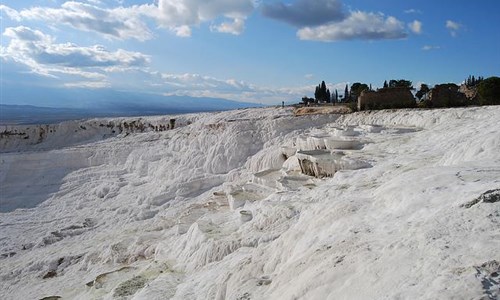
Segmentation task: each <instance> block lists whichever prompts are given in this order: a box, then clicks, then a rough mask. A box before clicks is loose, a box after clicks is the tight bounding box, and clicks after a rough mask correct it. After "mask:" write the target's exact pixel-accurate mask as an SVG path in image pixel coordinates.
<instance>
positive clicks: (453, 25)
mask: <svg viewBox="0 0 500 300" xmlns="http://www.w3.org/2000/svg"><path fill="white" fill-rule="evenodd" d="M446 28H447V29H448V30H449V31H450V34H451V35H452V36H454V37H455V36H457V33H458V31H459V30H460V29H461V28H462V24H460V23H457V22H454V21H451V20H447V21H446Z"/></svg>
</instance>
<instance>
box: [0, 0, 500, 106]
mask: <svg viewBox="0 0 500 300" xmlns="http://www.w3.org/2000/svg"><path fill="white" fill-rule="evenodd" d="M0 11H1V34H2V35H1V48H0V61H1V64H2V65H1V85H2V93H1V96H2V97H1V98H2V99H1V102H2V103H6V104H35V105H36V104H37V103H36V99H16V98H15V97H14V98H13V97H11V96H10V94H9V91H11V90H13V89H15V88H26V89H32V90H34V91H36V90H37V89H39V88H40V91H43V89H42V88H52V89H61V90H65V91H68V90H69V91H71V90H74V92H75V93H78V92H79V91H82V90H85V89H89V90H93V91H95V92H97V93H99V91H100V90H102V91H104V90H110V89H111V90H117V91H125V92H127V91H130V92H147V93H154V94H162V95H189V96H195V97H196V96H204V97H219V98H226V99H231V100H236V101H247V102H248V101H249V102H256V103H263V104H276V103H281V101H282V100H285V101H287V102H288V101H290V102H291V101H294V100H295V101H299V100H300V98H301V97H302V96H304V95H308V96H312V94H313V92H314V86H315V85H317V84H318V83H319V82H321V80H325V81H326V82H327V85H328V86H329V87H330V88H331V89H332V90H333V89H335V88H338V89H339V92H341V93H342V92H343V89H344V86H345V84H346V83H349V84H350V83H353V82H363V83H367V84H372V85H373V87H379V86H381V85H382V83H383V81H384V80H385V79H387V80H389V79H401V78H404V79H408V80H411V81H412V82H413V83H414V86H417V85H418V84H420V83H427V84H430V85H433V84H436V83H442V82H455V83H460V82H461V81H462V80H463V79H464V78H466V77H467V76H468V75H469V74H472V75H476V76H478V75H480V76H484V77H489V76H493V75H497V76H498V75H499V71H500V31H499V30H498V28H500V1H496V0H479V1H456V0H440V1H430V0H419V1H412V0H408V1H399V0H378V1H377V0H294V1H266V0H261V1H254V0H211V1H207V0H156V1H155V0H107V1H105V0H73V1H66V0H33V1H25V0H4V1H2V4H0ZM54 105H57V100H55V104H54ZM61 106H64V105H63V104H61Z"/></svg>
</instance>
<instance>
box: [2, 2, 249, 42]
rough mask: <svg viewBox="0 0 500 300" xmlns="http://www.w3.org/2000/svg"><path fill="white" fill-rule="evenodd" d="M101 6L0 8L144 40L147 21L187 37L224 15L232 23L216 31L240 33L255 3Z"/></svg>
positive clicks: (147, 36) (14, 17) (149, 36)
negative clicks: (196, 29)
mask: <svg viewBox="0 0 500 300" xmlns="http://www.w3.org/2000/svg"><path fill="white" fill-rule="evenodd" d="M101 5H102V4H101V2H100V1H90V2H89V3H82V2H77V1H67V2H64V3H63V4H62V5H61V6H60V7H58V8H50V7H31V8H28V9H24V10H20V11H16V10H14V9H12V8H9V7H7V6H5V5H0V10H2V11H4V12H5V14H6V15H7V16H8V17H9V18H10V19H12V20H15V21H22V20H36V21H44V22H46V23H47V24H51V25H52V26H59V25H61V24H64V25H67V26H70V27H72V28H74V29H78V30H82V31H87V32H95V33H98V34H100V35H102V36H104V37H105V38H108V39H118V40H125V39H136V40H139V41H145V40H149V39H152V38H153V37H154V34H153V33H152V31H151V30H150V28H149V27H148V25H147V23H146V21H147V20H153V21H154V22H156V24H157V25H158V26H159V27H162V28H166V29H168V30H170V31H171V32H173V33H175V34H176V35H178V36H181V37H186V36H191V27H192V26H197V25H200V24H202V23H204V22H212V21H214V20H216V19H217V18H220V17H225V18H227V19H230V20H232V21H233V22H232V23H227V22H226V23H222V24H219V25H215V27H214V28H215V29H216V30H215V31H218V32H226V33H231V34H241V33H242V32H243V28H244V21H245V19H246V18H247V17H248V15H250V14H251V13H252V12H253V10H254V5H255V4H254V1H253V0H212V1H205V0H158V1H155V3H153V4H142V5H133V6H128V7H123V6H119V7H114V8H103V7H101Z"/></svg>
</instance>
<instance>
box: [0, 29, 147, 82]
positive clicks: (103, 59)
mask: <svg viewBox="0 0 500 300" xmlns="http://www.w3.org/2000/svg"><path fill="white" fill-rule="evenodd" d="M3 35H4V36H6V37H8V38H10V41H9V44H8V45H7V47H2V48H1V49H0V56H1V57H2V58H4V59H10V60H12V61H15V62H17V63H20V64H23V65H25V66H27V67H29V68H30V69H31V71H32V72H33V73H37V74H40V75H44V76H48V77H54V78H57V77H58V76H57V74H65V75H70V76H78V77H81V78H85V79H86V81H88V80H103V79H105V78H106V72H116V71H122V70H125V69H128V68H137V67H143V66H145V65H146V64H147V63H149V57H148V56H146V55H144V54H141V53H138V52H129V51H125V50H122V49H119V50H117V51H114V52H111V51H108V50H106V49H105V48H104V47H103V46H100V45H94V46H91V47H81V46H78V45H76V44H73V43H62V44H58V43H55V39H54V38H53V37H52V36H50V35H47V34H44V33H43V32H41V31H39V30H34V29H31V28H29V27H25V26H18V27H9V28H6V29H5V32H4V33H3ZM87 85H88V84H87ZM94 85H95V84H94ZM101 85H102V83H101Z"/></svg>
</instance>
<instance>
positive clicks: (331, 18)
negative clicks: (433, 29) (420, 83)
mask: <svg viewBox="0 0 500 300" xmlns="http://www.w3.org/2000/svg"><path fill="white" fill-rule="evenodd" d="M262 14H263V15H264V16H266V17H269V18H272V19H275V20H279V21H283V22H285V23H288V24H290V25H292V26H295V27H298V28H299V29H298V31H297V36H298V37H299V38H300V39H301V40H310V41H321V42H334V41H343V40H344V41H345V40H381V39H401V38H405V37H407V35H408V34H407V33H406V31H405V26H404V24H403V23H402V22H401V21H399V20H397V19H396V18H394V17H392V16H389V17H385V16H384V15H383V14H381V13H371V12H364V11H351V12H348V13H345V12H344V11H343V5H342V3H341V2H340V0H296V1H295V2H292V3H284V2H279V3H276V4H267V5H264V6H263V7H262ZM421 26H422V24H421V23H420V22H419V21H415V22H414V23H413V24H412V27H411V30H413V31H414V32H420V31H421Z"/></svg>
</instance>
